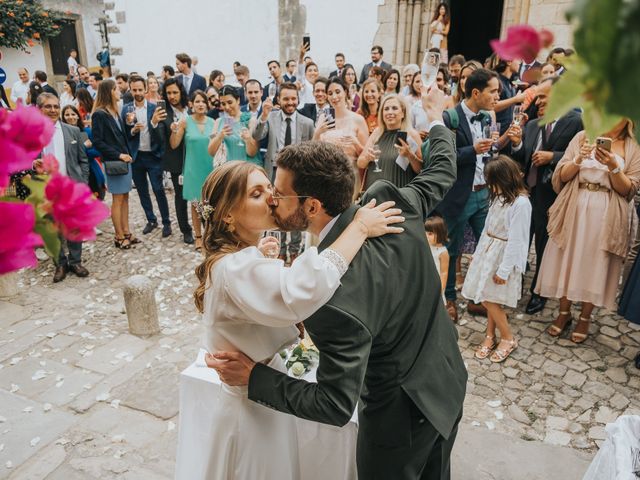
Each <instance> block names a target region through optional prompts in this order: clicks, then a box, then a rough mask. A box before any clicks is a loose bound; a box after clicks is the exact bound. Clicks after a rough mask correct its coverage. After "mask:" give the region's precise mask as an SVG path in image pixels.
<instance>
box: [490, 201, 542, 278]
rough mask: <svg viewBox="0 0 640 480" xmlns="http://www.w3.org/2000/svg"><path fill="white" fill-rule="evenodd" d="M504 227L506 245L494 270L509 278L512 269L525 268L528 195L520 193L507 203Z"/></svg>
mask: <svg viewBox="0 0 640 480" xmlns="http://www.w3.org/2000/svg"><path fill="white" fill-rule="evenodd" d="M487 224H488V222H487ZM505 228H506V230H507V245H506V247H505V249H504V256H503V257H502V262H501V263H500V267H499V268H498V271H497V272H496V274H497V275H498V276H499V277H500V278H503V279H506V278H509V274H510V273H511V271H512V270H514V269H515V271H516V272H517V273H524V271H525V270H526V268H527V257H528V255H529V231H530V228H531V202H530V201H529V198H528V197H526V196H524V195H520V196H518V198H516V199H515V201H514V202H513V203H512V204H511V205H509V207H508V210H507V212H506V217H505ZM485 229H486V225H485Z"/></svg>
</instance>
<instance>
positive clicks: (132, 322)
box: [123, 275, 160, 335]
mask: <svg viewBox="0 0 640 480" xmlns="http://www.w3.org/2000/svg"><path fill="white" fill-rule="evenodd" d="M123 291H124V305H125V309H126V311H127V318H128V319H129V331H130V332H131V333H132V334H133V335H155V334H156V333H160V325H159V324H158V309H157V307H156V296H155V289H154V288H153V284H152V283H151V280H149V279H148V278H147V277H145V276H144V275H133V276H132V277H129V279H128V280H127V281H126V282H125V286H124V289H123Z"/></svg>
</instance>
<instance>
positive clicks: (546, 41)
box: [540, 28, 553, 48]
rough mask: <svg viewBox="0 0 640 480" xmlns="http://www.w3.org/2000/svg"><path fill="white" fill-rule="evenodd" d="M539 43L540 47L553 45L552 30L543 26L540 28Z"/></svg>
mask: <svg viewBox="0 0 640 480" xmlns="http://www.w3.org/2000/svg"><path fill="white" fill-rule="evenodd" d="M540 43H541V44H542V48H549V47H550V46H551V45H553V32H551V31H550V30H547V29H546V28H543V29H541V30H540Z"/></svg>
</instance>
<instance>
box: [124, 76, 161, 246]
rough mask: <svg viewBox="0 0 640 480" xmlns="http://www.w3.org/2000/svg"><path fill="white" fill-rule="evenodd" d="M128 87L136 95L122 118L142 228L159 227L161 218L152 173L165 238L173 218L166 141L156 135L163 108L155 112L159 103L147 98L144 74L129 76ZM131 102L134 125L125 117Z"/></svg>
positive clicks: (128, 104)
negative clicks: (166, 181) (167, 183)
mask: <svg viewBox="0 0 640 480" xmlns="http://www.w3.org/2000/svg"><path fill="white" fill-rule="evenodd" d="M129 89H130V90H131V94H132V95H133V103H127V104H125V105H124V107H123V112H124V113H123V118H124V120H125V121H124V123H125V130H126V131H127V140H128V142H129V149H130V151H131V156H132V157H133V159H134V162H133V166H132V173H133V183H134V184H135V186H136V190H137V191H138V197H139V198H140V203H141V204H142V209H143V210H144V214H145V216H146V217H147V225H146V226H145V227H144V229H143V230H142V233H143V234H145V235H146V234H148V233H151V232H152V231H153V230H155V229H156V228H157V227H158V218H157V217H156V215H155V213H154V211H153V204H152V203H151V196H150V195H149V183H148V182H147V177H149V180H150V181H151V188H152V189H153V193H154V195H155V197H156V202H157V203H158V209H159V210H160V216H161V217H162V237H163V238H165V237H168V236H169V235H171V218H170V217H169V202H168V201H167V195H166V194H165V192H164V186H163V184H162V176H163V171H164V170H163V167H162V157H163V153H164V144H163V143H164V142H162V140H161V139H160V138H159V137H158V136H157V135H156V134H157V126H158V123H160V118H159V113H160V112H158V115H155V116H154V113H155V112H156V110H157V109H156V105H155V104H153V103H148V102H147V100H146V98H145V95H146V93H147V82H146V81H145V79H144V78H142V77H140V76H134V75H132V76H131V77H129ZM131 106H133V107H134V109H135V125H129V124H128V122H127V121H126V120H127V112H128V110H129V108H130V107H131ZM150 127H152V128H150Z"/></svg>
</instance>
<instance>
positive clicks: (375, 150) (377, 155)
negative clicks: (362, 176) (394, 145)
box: [371, 144, 382, 173]
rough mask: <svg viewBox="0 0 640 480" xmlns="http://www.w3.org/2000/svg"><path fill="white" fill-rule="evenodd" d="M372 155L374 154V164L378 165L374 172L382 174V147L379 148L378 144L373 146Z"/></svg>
mask: <svg viewBox="0 0 640 480" xmlns="http://www.w3.org/2000/svg"><path fill="white" fill-rule="evenodd" d="M371 153H373V162H374V163H375V165H376V166H375V168H374V169H373V171H374V172H376V173H380V172H382V169H381V168H380V155H381V154H382V152H381V151H380V147H378V144H375V145H374V146H373V149H372V152H371Z"/></svg>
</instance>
